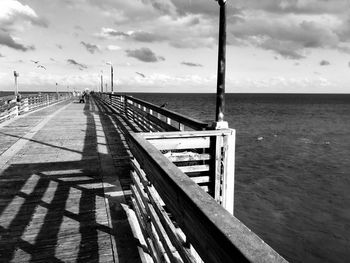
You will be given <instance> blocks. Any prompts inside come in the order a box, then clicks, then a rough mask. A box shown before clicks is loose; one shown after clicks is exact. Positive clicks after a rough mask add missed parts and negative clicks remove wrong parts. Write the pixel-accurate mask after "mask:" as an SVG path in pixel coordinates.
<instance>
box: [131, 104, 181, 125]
mask: <svg viewBox="0 0 350 263" xmlns="http://www.w3.org/2000/svg"><path fill="white" fill-rule="evenodd" d="M130 108H131V109H132V110H133V111H134V113H135V114H138V115H142V116H143V117H144V118H145V120H148V121H149V122H151V123H152V125H153V126H155V127H158V128H157V131H164V130H165V131H177V130H178V129H177V128H175V127H173V126H171V125H170V124H168V123H166V122H164V121H162V120H161V119H159V118H157V117H155V116H153V115H152V114H150V113H147V112H144V111H142V110H140V109H139V108H138V107H136V106H133V105H131V107H130Z"/></svg>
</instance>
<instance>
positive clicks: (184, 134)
mask: <svg viewBox="0 0 350 263" xmlns="http://www.w3.org/2000/svg"><path fill="white" fill-rule="evenodd" d="M227 134H231V129H223V130H206V131H182V132H176V131H174V132H157V133H141V134H140V135H141V136H142V137H144V138H145V139H161V138H194V137H215V136H219V135H221V136H225V135H227Z"/></svg>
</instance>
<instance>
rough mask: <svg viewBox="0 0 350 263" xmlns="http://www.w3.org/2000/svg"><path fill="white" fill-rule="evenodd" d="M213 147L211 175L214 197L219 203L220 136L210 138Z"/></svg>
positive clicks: (220, 178)
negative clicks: (213, 157)
mask: <svg viewBox="0 0 350 263" xmlns="http://www.w3.org/2000/svg"><path fill="white" fill-rule="evenodd" d="M212 143H213V148H212V152H213V155H214V156H215V159H214V160H213V162H212V164H211V167H212V170H211V175H212V177H213V181H214V187H213V190H214V193H213V194H214V199H215V201H216V202H218V203H219V204H221V203H222V195H221V187H222V171H221V166H222V154H221V148H222V136H216V137H213V138H212Z"/></svg>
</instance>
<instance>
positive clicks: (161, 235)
mask: <svg viewBox="0 0 350 263" xmlns="http://www.w3.org/2000/svg"><path fill="white" fill-rule="evenodd" d="M132 175H133V176H132V178H133V182H134V185H135V187H136V189H137V191H138V193H139V196H140V197H141V199H142V201H143V204H144V206H145V208H146V212H147V215H148V217H149V218H150V219H151V220H152V223H153V226H154V229H155V231H156V232H157V235H158V236H157V238H155V239H156V240H157V242H159V241H158V239H159V240H160V241H161V242H162V246H163V248H164V250H165V251H166V252H167V253H168V257H169V260H170V262H172V263H177V262H178V257H177V256H176V254H177V253H176V251H175V250H174V247H173V245H172V244H171V242H170V240H169V238H168V236H167V235H166V232H165V230H164V228H163V226H162V224H161V223H160V220H159V218H158V216H157V215H156V214H155V212H154V209H153V208H152V206H151V205H150V204H149V202H148V198H147V197H146V196H145V194H144V191H143V187H142V186H141V181H140V179H139V178H138V176H137V174H136V172H133V173H132ZM132 187H134V186H132ZM152 231H153V230H152ZM153 236H155V235H154V234H153ZM162 252H163V254H164V251H162Z"/></svg>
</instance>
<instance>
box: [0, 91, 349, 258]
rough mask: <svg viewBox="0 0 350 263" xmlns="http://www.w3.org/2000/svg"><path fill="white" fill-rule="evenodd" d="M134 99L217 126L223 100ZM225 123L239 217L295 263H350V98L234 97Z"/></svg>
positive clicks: (167, 96)
mask: <svg viewBox="0 0 350 263" xmlns="http://www.w3.org/2000/svg"><path fill="white" fill-rule="evenodd" d="M128 95H132V96H134V97H137V98H141V99H144V100H146V101H149V102H152V103H154V104H156V105H162V104H163V103H165V102H166V103H167V106H166V107H167V108H168V109H170V110H173V111H176V112H179V113H182V114H184V115H186V116H190V117H192V118H195V119H199V120H202V121H206V122H208V123H212V122H213V121H214V120H215V104H216V95H215V94H198V93H196V94H189V93H186V94H178V93H177V94H172V93H132V94H128ZM0 96H1V94H0ZM224 118H225V120H226V121H227V122H228V123H229V127H230V128H232V129H235V130H236V133H237V138H236V160H235V161H236V164H235V165H236V168H235V169H236V170H235V207H234V214H235V216H236V217H237V218H238V219H239V220H240V221H242V222H243V223H244V224H245V225H247V226H248V227H249V228H250V229H251V230H252V231H254V232H255V233H256V234H257V235H258V236H260V237H261V238H262V239H263V240H264V241H265V242H266V243H268V244H269V245H270V246H271V247H272V248H274V249H275V250H276V251H277V252H278V253H280V254H281V255H282V256H283V257H285V258H286V259H287V260H288V261H290V262H339V263H340V262H349V260H350V94H226V95H225V116H224Z"/></svg>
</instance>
